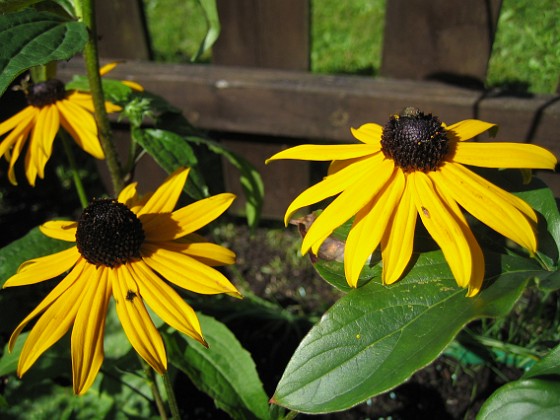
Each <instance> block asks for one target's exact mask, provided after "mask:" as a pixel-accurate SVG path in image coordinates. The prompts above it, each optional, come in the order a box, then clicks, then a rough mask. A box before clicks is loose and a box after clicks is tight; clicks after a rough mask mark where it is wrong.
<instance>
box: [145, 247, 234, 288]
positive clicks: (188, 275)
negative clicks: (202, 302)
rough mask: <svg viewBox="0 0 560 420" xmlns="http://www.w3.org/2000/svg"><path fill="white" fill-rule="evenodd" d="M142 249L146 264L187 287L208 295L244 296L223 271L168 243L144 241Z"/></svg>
mask: <svg viewBox="0 0 560 420" xmlns="http://www.w3.org/2000/svg"><path fill="white" fill-rule="evenodd" d="M172 247H173V246H172V245H170V248H172ZM141 252H142V257H143V259H144V261H145V262H146V264H148V265H149V266H150V267H151V268H152V269H153V270H155V271H157V272H158V273H159V274H160V275H161V276H162V277H164V278H165V279H167V280H168V281H170V282H172V283H174V284H176V285H177V286H179V287H182V288H183V289H186V290H190V291H192V292H195V293H200V294H205V295H206V294H217V293H227V294H230V295H232V296H236V297H239V296H241V295H240V294H239V292H238V291H237V289H236V288H235V286H234V285H233V284H231V283H230V281H229V280H228V279H227V278H226V277H225V276H224V275H223V274H222V273H220V272H219V271H217V270H216V269H214V268H212V267H208V266H207V265H204V264H202V263H201V262H199V261H197V260H196V259H194V258H192V257H189V256H188V255H184V254H182V253H179V252H174V251H173V250H169V249H166V245H165V243H161V244H158V245H152V244H144V245H143V246H142V251H141Z"/></svg>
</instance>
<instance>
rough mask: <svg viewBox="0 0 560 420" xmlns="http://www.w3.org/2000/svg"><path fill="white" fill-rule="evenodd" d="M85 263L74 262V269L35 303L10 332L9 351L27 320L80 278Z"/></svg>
mask: <svg viewBox="0 0 560 420" xmlns="http://www.w3.org/2000/svg"><path fill="white" fill-rule="evenodd" d="M86 264H87V263H86V262H85V260H81V261H80V262H78V264H76V267H74V269H73V270H72V271H71V272H70V273H68V275H67V276H66V277H65V278H64V279H62V280H61V281H60V283H58V284H57V285H56V287H55V288H54V289H53V290H52V291H51V292H50V293H49V294H48V295H47V296H46V297H45V298H44V299H43V300H42V301H41V303H39V305H37V306H36V307H35V309H33V311H32V312H31V313H30V314H29V315H27V316H26V317H25V319H24V320H23V321H21V322H20V323H19V325H18V326H17V328H16V329H15V330H14V332H13V333H12V336H11V337H10V341H9V343H8V349H9V350H10V351H12V350H13V348H14V345H15V344H16V340H17V338H18V336H19V335H20V333H21V332H22V331H23V329H24V328H25V326H26V325H27V324H28V323H29V321H31V320H32V319H33V318H35V317H36V316H37V315H39V314H40V313H42V312H43V311H44V310H45V309H47V308H49V307H50V306H51V305H52V303H53V302H54V301H56V300H57V299H58V298H59V297H60V296H61V295H62V294H63V293H65V292H66V290H68V289H69V288H70V287H71V286H72V285H73V284H74V282H75V281H76V280H77V279H79V278H80V276H81V275H82V272H83V270H84V267H86Z"/></svg>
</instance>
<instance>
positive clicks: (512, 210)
mask: <svg viewBox="0 0 560 420" xmlns="http://www.w3.org/2000/svg"><path fill="white" fill-rule="evenodd" d="M431 177H432V178H433V179H434V180H435V182H436V183H437V185H438V186H440V188H441V189H442V190H444V191H445V193H446V194H447V195H448V196H449V197H452V198H453V199H454V200H456V201H457V202H458V203H459V204H460V205H461V206H462V207H463V208H464V209H465V210H466V211H468V212H469V213H470V214H472V215H473V216H474V217H476V218H477V219H478V220H480V221H481V222H483V223H484V224H486V225H488V226H490V227H491V228H492V229H494V230H495V231H497V232H499V233H500V234H502V235H503V236H505V237H507V238H509V239H511V240H512V241H514V242H516V243H518V244H519V245H521V246H523V247H525V248H526V249H528V250H529V251H530V252H531V253H534V252H536V250H537V239H536V236H535V232H534V229H533V225H532V224H531V223H530V222H529V220H527V217H526V216H525V215H524V214H523V213H522V212H521V211H520V210H519V209H518V207H517V206H516V204H517V202H518V201H517V199H510V200H508V199H506V198H505V197H504V194H503V193H504V192H499V191H498V187H496V186H494V185H492V184H491V183H489V182H488V181H486V180H485V179H484V178H482V177H481V176H479V175H476V174H475V173H474V172H472V171H470V170H469V169H467V168H465V167H464V166H462V165H459V164H449V163H447V164H445V165H443V166H441V167H440V169H439V171H436V172H434V173H433V174H431ZM508 194H509V193H508ZM512 197H513V195H512Z"/></svg>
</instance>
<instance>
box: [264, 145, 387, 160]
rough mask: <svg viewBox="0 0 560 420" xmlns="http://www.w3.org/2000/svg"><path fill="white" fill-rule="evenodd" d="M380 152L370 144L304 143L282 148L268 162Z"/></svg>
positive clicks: (351, 156)
mask: <svg viewBox="0 0 560 420" xmlns="http://www.w3.org/2000/svg"><path fill="white" fill-rule="evenodd" d="M377 152H379V147H378V146H376V145H370V144H335V145H323V144H303V145H301V146H296V147H292V148H290V149H286V150H282V151H281V152H278V153H276V154H275V155H274V156H272V157H270V158H268V159H267V160H266V163H268V162H270V161H272V160H279V159H295V160H313V161H325V160H344V159H353V158H358V157H363V156H367V155H371V154H374V153H377Z"/></svg>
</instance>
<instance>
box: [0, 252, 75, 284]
mask: <svg viewBox="0 0 560 420" xmlns="http://www.w3.org/2000/svg"><path fill="white" fill-rule="evenodd" d="M79 258H80V253H79V252H78V248H77V247H75V246H73V247H71V248H68V249H67V250H64V251H60V252H57V253H56V254H51V255H47V256H45V257H39V258H34V259H32V260H29V261H26V262H24V263H23V264H22V265H20V266H19V268H18V272H17V273H16V274H14V275H13V276H12V277H10V278H9V279H8V280H6V282H5V283H4V287H14V286H25V285H28V284H35V283H39V282H42V281H44V280H49V279H52V278H55V277H56V276H58V275H60V274H62V273H64V272H65V271H67V270H69V269H70V268H72V266H73V265H74V264H76V262H77V261H78V259H79Z"/></svg>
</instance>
